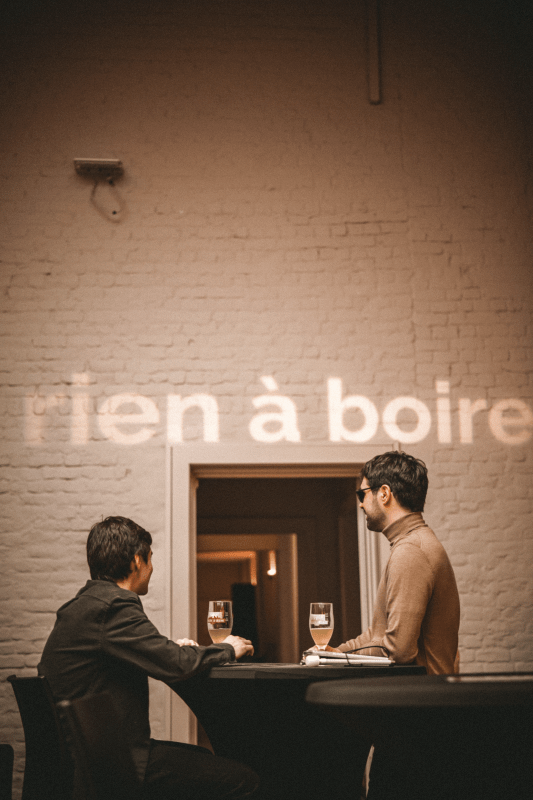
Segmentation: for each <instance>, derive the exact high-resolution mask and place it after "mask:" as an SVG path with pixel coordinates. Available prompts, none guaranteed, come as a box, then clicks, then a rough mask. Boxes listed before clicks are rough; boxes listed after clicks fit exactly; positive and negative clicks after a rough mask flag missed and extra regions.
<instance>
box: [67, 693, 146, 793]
mask: <svg viewBox="0 0 533 800" xmlns="http://www.w3.org/2000/svg"><path fill="white" fill-rule="evenodd" d="M58 707H59V709H60V712H61V715H62V718H64V719H65V721H66V722H67V724H68V726H69V733H70V742H71V746H72V750H73V753H74V759H75V762H76V771H77V773H78V774H79V778H80V780H81V783H82V784H83V787H84V789H85V793H86V797H87V800H136V798H138V797H139V796H140V793H141V782H140V780H139V778H138V776H137V772H136V769H135V764H134V762H133V758H132V755H131V751H130V749H129V748H128V746H127V745H126V743H125V736H124V730H123V728H122V725H121V722H120V719H119V717H118V714H117V712H116V709H115V706H114V703H113V698H112V696H111V695H110V694H108V693H107V692H104V693H102V694H97V695H92V696H91V697H84V698H81V699H79V700H70V701H69V700H64V701H62V702H61V703H58Z"/></svg>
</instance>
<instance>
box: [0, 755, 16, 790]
mask: <svg viewBox="0 0 533 800" xmlns="http://www.w3.org/2000/svg"><path fill="white" fill-rule="evenodd" d="M12 790H13V748H12V747H11V745H10V744H0V797H1V798H2V800H11V797H12Z"/></svg>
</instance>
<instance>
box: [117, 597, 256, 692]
mask: <svg viewBox="0 0 533 800" xmlns="http://www.w3.org/2000/svg"><path fill="white" fill-rule="evenodd" d="M227 639H231V640H233V639H235V640H239V639H240V637H227ZM235 643H236V644H237V641H236V642H235ZM101 647H102V650H103V652H104V653H105V655H107V656H111V657H112V658H116V659H118V660H120V661H123V662H127V663H129V664H131V665H132V666H136V667H138V668H139V669H141V670H142V671H143V672H145V673H146V674H147V675H149V676H150V677H152V678H155V679H157V680H160V681H163V682H164V683H175V682H176V681H177V680H184V679H185V678H188V677H190V676H192V675H195V674H196V673H197V672H201V671H203V670H205V669H208V668H209V667H211V666H214V665H217V664H218V665H220V664H226V663H228V662H229V661H234V660H235V657H236V648H235V647H234V645H233V642H232V641H227V640H226V641H225V642H222V643H221V644H216V645H215V644H213V645H210V646H209V647H201V646H200V645H183V646H180V645H178V644H176V643H175V642H173V641H171V640H170V639H167V637H166V636H163V635H162V634H160V633H159V631H158V630H157V628H156V627H155V625H153V624H152V623H151V622H150V620H149V619H148V617H147V616H146V614H145V613H144V611H143V609H142V605H141V603H140V601H139V600H137V598H136V597H135V595H133V594H131V596H127V595H126V596H123V595H121V596H120V597H116V598H115V599H114V600H113V602H112V603H111V604H110V605H109V607H108V609H107V613H106V616H105V619H104V621H103V624H102V630H101Z"/></svg>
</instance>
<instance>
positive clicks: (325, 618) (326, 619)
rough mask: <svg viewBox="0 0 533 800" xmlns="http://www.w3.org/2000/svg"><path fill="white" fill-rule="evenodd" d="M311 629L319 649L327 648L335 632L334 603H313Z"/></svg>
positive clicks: (310, 616) (310, 617)
mask: <svg viewBox="0 0 533 800" xmlns="http://www.w3.org/2000/svg"><path fill="white" fill-rule="evenodd" d="M309 630H310V631H311V636H312V637H313V640H314V642H315V644H316V646H317V649H318V650H325V649H326V645H327V644H328V642H329V640H330V639H331V635H332V633H333V603H311V612H310V614H309Z"/></svg>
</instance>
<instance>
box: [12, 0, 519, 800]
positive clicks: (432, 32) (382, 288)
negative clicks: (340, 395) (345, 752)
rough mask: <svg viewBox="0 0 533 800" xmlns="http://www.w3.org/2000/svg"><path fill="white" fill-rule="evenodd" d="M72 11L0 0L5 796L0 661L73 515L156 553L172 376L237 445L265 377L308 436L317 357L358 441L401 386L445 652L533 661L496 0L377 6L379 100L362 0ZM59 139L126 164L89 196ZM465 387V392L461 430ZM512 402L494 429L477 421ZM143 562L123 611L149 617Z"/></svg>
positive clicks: (43, 584) (49, 607)
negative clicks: (445, 419)
mask: <svg viewBox="0 0 533 800" xmlns="http://www.w3.org/2000/svg"><path fill="white" fill-rule="evenodd" d="M36 5H37V6H38V4H36ZM75 6H76V7H75V8H73V6H72V4H62V3H60V2H56V3H50V4H47V8H46V13H45V12H44V11H43V12H42V13H41V12H40V11H39V8H38V7H37V8H33V7H32V6H31V4H17V8H16V9H14V10H12V12H10V13H11V18H10V19H9V20H8V23H7V24H5V25H4V30H3V33H2V34H1V35H2V48H1V52H2V62H3V65H2V74H3V80H2V85H1V86H0V92H1V102H2V109H3V110H2V120H3V123H2V131H1V132H0V146H1V149H2V157H1V161H2V182H1V184H0V209H1V215H2V230H3V234H2V244H1V289H2V301H1V311H2V314H1V330H0V335H1V342H2V348H1V362H0V370H1V376H2V385H3V391H2V398H1V403H2V414H1V416H0V425H1V426H2V431H1V433H2V435H1V439H2V446H1V482H2V492H3V503H2V508H1V512H0V513H1V517H2V525H1V531H2V533H1V535H2V539H1V542H0V552H1V556H2V565H3V580H2V583H1V586H0V594H1V602H2V618H1V625H2V641H1V644H0V679H1V680H0V703H1V707H2V715H1V722H0V727H1V731H0V738H1V739H2V741H10V742H12V743H14V744H15V746H16V750H17V762H16V770H17V771H16V785H15V790H16V792H15V797H18V796H19V794H18V793H19V792H20V786H21V774H22V769H23V752H24V750H23V735H22V731H21V728H20V724H19V720H18V714H17V712H16V708H15V703H14V700H13V697H12V695H11V689H10V687H9V686H8V685H6V683H5V680H4V679H5V677H6V676H7V675H8V674H10V673H11V672H17V673H19V674H32V673H33V672H34V670H35V667H36V664H37V662H38V660H39V655H40V651H41V649H42V646H43V643H44V641H45V639H46V637H47V635H48V632H49V630H50V628H51V626H52V624H53V620H54V613H55V611H56V609H57V607H58V606H59V605H60V604H61V603H62V602H64V601H65V600H67V599H69V597H71V596H72V594H73V593H74V592H75V591H77V589H78V588H79V586H80V585H82V584H83V583H84V581H85V579H86V566H85V562H84V543H85V537H86V533H87V530H88V528H89V527H90V525H91V524H92V523H93V522H94V521H95V520H97V519H99V518H100V517H101V516H102V515H107V514H110V513H115V514H124V515H126V516H130V517H132V518H133V519H136V520H137V521H138V522H140V523H141V524H143V525H145V526H146V527H148V528H149V529H150V530H151V531H153V533H154V536H155V545H154V551H155V559H154V561H155V564H156V569H157V566H158V563H159V565H160V566H161V567H162V562H163V552H162V549H163V537H164V525H165V516H164V515H165V445H166V442H167V428H168V426H167V422H168V420H167V396H168V395H179V396H181V397H182V398H183V397H187V396H189V395H196V394H202V395H209V396H211V397H214V398H215V400H216V404H217V407H218V414H219V438H220V441H225V442H233V443H235V442H241V441H242V442H249V441H251V438H250V432H249V423H250V420H251V418H252V416H253V415H254V413H256V412H255V411H254V407H253V405H252V400H253V398H254V397H257V396H260V395H263V394H268V391H267V389H266V388H265V386H264V384H263V383H261V381H260V378H261V376H273V377H274V379H275V381H276V383H277V385H278V391H277V392H276V393H277V394H280V395H283V396H286V397H289V398H291V400H292V401H293V402H294V404H295V407H296V412H297V422H298V430H299V432H300V436H301V441H306V442H309V441H314V442H323V443H326V442H327V441H328V419H327V413H328V406H327V380H328V378H330V377H336V378H340V379H341V380H342V383H343V391H344V393H345V395H362V396H364V397H366V398H369V399H370V401H371V402H372V403H373V404H374V405H375V407H376V408H377V410H378V413H379V415H380V423H379V428H378V433H377V434H376V437H375V438H376V441H378V440H379V439H380V438H381V439H382V438H383V436H384V433H383V427H382V425H383V420H382V414H383V410H384V408H385V407H386V405H387V404H388V403H389V402H390V401H391V400H393V399H394V398H397V397H403V396H406V397H414V398H417V399H419V400H420V401H422V402H423V403H424V404H425V405H426V406H427V408H428V409H429V411H430V414H431V420H432V425H431V429H430V431H429V433H428V435H427V436H426V437H425V438H424V440H423V441H420V442H419V443H414V444H412V445H406V449H408V450H410V451H411V452H413V453H415V454H418V455H420V456H422V457H423V458H425V459H426V460H427V463H428V466H429V469H430V477H431V483H430V497H429V502H428V506H427V515H426V516H427V519H428V521H429V522H430V523H431V524H432V526H433V527H434V528H435V530H436V531H437V533H438V535H439V536H440V537H441V538H442V540H443V541H444V543H445V546H446V548H447V550H448V552H449V554H450V557H451V559H452V562H453V564H454V567H455V570H456V574H457V578H458V582H459V588H460V593H461V602H462V627H461V656H462V668H463V670H469V671H473V670H476V671H477V670H479V671H489V670H491V671H492V670H526V669H529V670H531V669H533V628H532V622H531V620H532V619H533V616H532V613H531V612H532V603H533V580H532V570H531V564H532V555H533V554H532V539H533V537H532V534H531V523H532V511H533V488H532V486H533V483H532V472H533V458H532V455H533V453H532V447H531V441H532V440H531V438H530V434H531V432H532V428H531V422H530V419H529V417H528V415H527V409H529V410H530V411H529V413H531V409H532V408H533V385H532V381H531V375H532V370H531V367H532V363H531V362H532V359H531V356H532V337H531V331H532V329H531V325H532V320H531V307H532V304H531V299H532V297H531V263H532V262H531V211H532V202H531V198H532V195H531V172H530V164H531V139H530V131H531V120H530V118H529V117H528V104H527V103H525V102H524V98H528V97H529V96H530V92H531V81H530V76H531V72H530V65H529V63H528V62H527V60H526V56H527V53H528V52H530V51H531V43H530V42H529V41H527V40H526V39H525V34H524V30H526V25H525V18H522V17H520V9H521V8H522V5H521V4H519V3H517V4H513V9H514V16H513V15H511V16H508V17H505V18H502V19H500V18H499V17H498V12H497V10H496V9H495V8H493V7H492V6H490V5H489V8H488V9H487V4H479V5H478V4H477V3H471V4H469V3H461V4H458V3H453V2H452V0H436V2H433V3H429V4H427V3H424V2H421V0H420V1H419V0H409V2H407V3H393V2H388V1H387V0H385V2H383V3H382V4H381V6H382V14H381V17H382V29H381V32H382V91H383V102H382V103H381V104H380V105H371V104H369V102H368V99H367V83H366V80H367V79H366V45H365V4H364V3H363V2H348V0H332V2H330V3H328V4H324V3H319V2H318V1H316V2H315V1H314V0H311V1H310V2H307V3H298V2H296V0H293V1H291V0H289V2H287V1H286V2H277V0H271V1H269V0H262V1H261V2H259V0H246V2H245V1H244V0H224V2H219V0H217V1H216V2H215V0H196V2H179V3H176V2H170V0H151V2H146V1H145V0H136V2H131V1H130V2H128V3H123V4H121V3H112V4H105V3H103V2H102V3H99V2H93V3H92V4H89V3H87V4H84V3H79V4H75ZM523 8H524V9H526V4H524V6H523ZM524 13H525V11H524ZM488 54H490V55H488ZM75 157H101V158H120V159H122V161H123V163H124V166H125V176H124V178H123V179H122V180H120V181H119V182H117V184H116V191H115V190H114V189H113V188H112V187H109V186H108V185H106V184H100V185H99V186H98V187H97V189H96V192H95V194H94V200H95V202H96V203H97V205H98V208H97V207H96V206H95V205H94V204H92V203H91V201H90V196H91V190H92V184H91V182H90V181H87V180H84V179H83V178H81V177H78V176H77V175H76V174H75V172H74V167H73V163H72V161H73V158H75ZM117 193H118V194H117ZM121 203H123V206H124V210H123V211H120V208H121ZM117 209H118V211H119V213H118V214H115V215H113V213H112V212H113V211H114V210H115V211H116V210H117ZM436 381H443V382H447V383H448V392H447V393H445V394H443V395H442V396H443V397H447V398H448V399H449V401H450V408H451V417H450V420H451V422H450V432H451V441H442V438H443V436H442V435H441V436H440V439H439V433H438V429H437V411H436V399H437V393H436V388H435V386H436ZM122 394H136V395H140V396H142V397H143V398H147V401H146V403H145V407H143V409H140V408H139V407H138V406H135V405H134V406H131V405H130V407H129V408H128V407H127V406H124V407H123V409H122V410H121V412H120V413H124V414H126V413H136V414H140V413H144V414H146V416H145V417H144V422H142V423H141V422H138V423H137V424H133V423H131V422H130V423H127V422H126V423H124V424H122V425H118V426H117V429H118V430H119V431H120V432H122V433H123V434H126V435H129V436H132V435H134V434H135V433H138V432H139V430H141V429H144V430H146V431H147V434H146V439H145V440H144V441H139V442H137V443H133V442H131V440H130V443H129V444H126V443H118V442H117V441H113V440H112V439H110V438H109V436H106V434H105V431H103V430H102V425H101V424H99V423H98V415H97V412H98V411H99V410H101V409H102V405H103V404H104V403H105V401H106V400H108V399H109V398H112V397H113V396H115V395H122ZM461 398H462V399H464V400H469V401H470V405H469V406H468V408H469V409H470V410H471V409H472V408H473V407H474V404H475V403H476V402H477V401H481V402H480V403H478V407H479V408H478V410H477V411H476V412H475V413H472V414H470V412H468V415H467V417H465V418H464V419H463V421H462V423H461V425H462V427H461V429H460V427H459V413H458V408H459V400H460V399H461ZM509 398H511V399H514V400H518V401H520V402H521V403H522V406H520V409H521V410H518V411H517V410H516V408H515V409H514V411H513V409H511V410H509V409H508V410H507V411H504V412H502V414H504V416H505V419H507V423H508V421H509V419H510V418H512V417H513V416H514V421H515V424H513V422H511V423H508V424H506V423H505V422H504V423H502V425H503V431H504V433H505V435H506V436H509V435H511V436H512V435H515V436H516V435H517V434H523V439H524V440H523V441H522V442H518V443H509V442H508V441H503V440H502V437H501V436H500V438H498V437H497V436H496V435H495V434H494V430H501V429H502V426H500V429H498V428H497V425H498V419H497V417H498V412H497V411H496V412H491V409H492V408H493V407H494V406H495V404H496V403H498V402H499V401H502V400H506V399H509ZM524 404H525V405H524ZM147 409H148V410H147ZM358 413H359V412H356V411H353V412H348V413H347V414H346V416H345V424H346V426H347V427H350V426H351V427H352V428H353V429H355V428H357V427H358V426H360V425H361V424H362V422H361V419H360V417H357V414H358ZM464 413H465V414H466V413H467V412H464ZM491 413H492V417H490V414H491ZM351 414H353V415H354V416H350V415H351ZM517 415H518V417H519V421H518V423H517V422H516V419H517ZM148 419H149V420H150V421H147V420H148ZM489 419H491V420H492V422H491V423H490V425H489ZM183 420H184V421H183V438H184V440H185V441H193V440H198V439H201V438H202V437H203V436H204V427H203V424H202V416H201V412H200V411H199V410H198V409H190V410H188V411H186V412H185V413H184V417H183ZM396 421H397V423H398V425H399V426H400V427H401V428H402V427H403V429H405V430H409V429H412V427H413V425H414V423H415V422H416V420H414V417H413V412H412V411H408V410H403V411H401V412H400V414H399V416H398V417H397V420H396ZM500 421H501V420H500ZM491 426H492V427H491ZM265 446H267V445H265ZM268 446H275V444H273V445H268ZM338 446H339V447H344V446H349V445H347V444H346V443H343V442H341V443H339V444H338ZM161 571H162V570H161ZM154 584H156V585H154V588H153V590H152V591H151V593H150V596H149V599H147V601H146V606H147V609H148V611H149V613H150V615H151V616H152V618H153V619H154V621H155V622H156V624H158V625H159V626H160V627H161V628H162V629H164V628H165V624H166V617H165V605H164V598H165V596H166V588H165V585H164V581H162V580H160V581H155V582H154ZM155 733H156V734H158V733H159V730H158V729H157V723H156V729H155Z"/></svg>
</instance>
